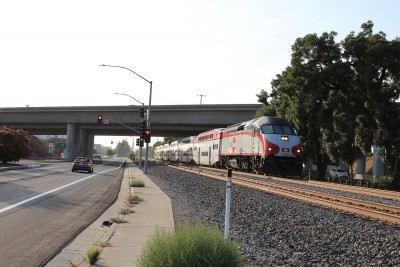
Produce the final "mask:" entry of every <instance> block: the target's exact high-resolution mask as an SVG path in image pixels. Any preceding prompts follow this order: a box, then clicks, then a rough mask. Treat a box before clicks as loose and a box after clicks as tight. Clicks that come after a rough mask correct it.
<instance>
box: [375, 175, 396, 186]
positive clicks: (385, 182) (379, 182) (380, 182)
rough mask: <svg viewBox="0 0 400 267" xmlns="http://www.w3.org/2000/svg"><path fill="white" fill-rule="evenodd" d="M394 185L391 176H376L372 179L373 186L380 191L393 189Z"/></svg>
mask: <svg viewBox="0 0 400 267" xmlns="http://www.w3.org/2000/svg"><path fill="white" fill-rule="evenodd" d="M392 183H393V178H392V177H389V176H381V177H377V176H374V177H372V179H371V184H372V186H373V187H374V188H378V189H391V188H392Z"/></svg>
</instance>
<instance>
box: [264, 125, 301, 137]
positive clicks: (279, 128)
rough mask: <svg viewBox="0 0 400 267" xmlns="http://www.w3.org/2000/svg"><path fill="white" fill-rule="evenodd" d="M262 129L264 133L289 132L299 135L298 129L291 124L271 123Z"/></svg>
mask: <svg viewBox="0 0 400 267" xmlns="http://www.w3.org/2000/svg"><path fill="white" fill-rule="evenodd" d="M261 131H262V132H263V133H264V134H272V133H274V134H289V135H297V131H296V129H295V128H293V127H292V126H289V125H270V124H265V125H263V126H261Z"/></svg>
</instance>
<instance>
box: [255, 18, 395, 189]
mask: <svg viewBox="0 0 400 267" xmlns="http://www.w3.org/2000/svg"><path fill="white" fill-rule="evenodd" d="M361 28H362V30H361V32H360V33H358V34H357V35H356V34H355V33H354V32H352V33H350V34H349V35H348V36H347V37H346V38H345V40H344V41H342V42H340V43H336V42H335V39H334V38H335V36H336V33H335V32H331V33H323V34H322V35H321V36H317V35H316V34H308V35H306V36H305V37H303V38H298V39H297V40H296V42H295V44H294V45H293V46H292V60H291V65H290V66H288V67H287V68H286V69H285V70H284V71H283V72H282V73H281V74H279V75H277V78H276V79H274V80H273V81H272V83H271V84H272V92H271V94H270V95H268V94H266V93H265V92H263V91H262V92H261V94H260V95H258V97H259V100H263V99H265V96H267V97H270V98H271V101H270V103H268V101H266V102H267V103H266V107H264V111H265V110H271V109H272V110H274V111H275V112H276V114H277V115H278V116H284V117H286V118H288V119H289V120H291V121H292V122H294V124H295V125H296V127H297V128H298V129H299V131H300V133H301V135H302V136H303V139H304V140H303V141H304V142H303V144H304V151H305V153H304V155H305V157H306V158H311V159H313V160H314V162H315V163H316V164H317V168H318V177H319V178H320V179H322V178H323V176H324V174H325V171H326V166H327V164H328V162H329V161H336V162H337V161H338V159H339V158H340V159H342V160H344V161H346V162H347V163H348V164H351V163H352V162H353V161H354V160H355V159H356V158H357V157H359V156H360V155H361V152H364V153H365V152H368V151H369V149H370V147H371V144H372V143H373V142H374V141H375V142H376V144H377V145H381V146H384V147H385V148H386V154H385V156H386V162H387V163H388V166H389V170H390V174H391V175H392V176H393V177H394V178H395V179H394V183H395V185H397V186H399V185H400V179H399V178H398V177H399V176H400V166H399V164H400V160H399V159H400V121H399V120H400V114H399V108H398V105H397V104H396V102H395V101H396V100H397V99H398V98H399V91H400V90H399V88H400V82H399V78H400V40H399V39H395V40H393V41H388V40H386V35H385V34H384V33H383V32H379V33H377V34H374V33H373V30H372V29H373V23H372V22H371V21H369V22H367V23H364V24H362V27H361ZM261 98H262V99H261ZM260 102H262V101H260ZM262 103H264V102H262Z"/></svg>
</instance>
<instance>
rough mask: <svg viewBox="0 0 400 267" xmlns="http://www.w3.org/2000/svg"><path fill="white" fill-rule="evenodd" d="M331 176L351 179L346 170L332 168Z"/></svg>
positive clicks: (339, 178)
mask: <svg viewBox="0 0 400 267" xmlns="http://www.w3.org/2000/svg"><path fill="white" fill-rule="evenodd" d="M329 177H330V178H332V179H335V180H346V179H349V174H348V173H347V172H346V171H345V170H341V169H332V170H330V171H329Z"/></svg>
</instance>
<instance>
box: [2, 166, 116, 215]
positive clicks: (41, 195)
mask: <svg viewBox="0 0 400 267" xmlns="http://www.w3.org/2000/svg"><path fill="white" fill-rule="evenodd" d="M122 164H123V163H121V165H119V167H118V168H114V169H110V170H106V171H102V172H99V173H96V174H93V175H90V176H88V177H85V178H82V179H80V180H78V181H75V182H72V183H69V184H66V185H63V186H60V187H57V188H55V189H53V190H50V191H47V192H44V193H41V194H39V195H37V196H34V197H31V198H28V199H25V200H22V201H20V202H18V203H15V204H13V205H10V206H8V207H5V208H2V209H0V213H3V212H6V211H8V210H11V209H13V208H16V207H18V206H21V205H23V204H25V203H28V202H31V201H33V200H35V199H38V198H40V197H43V196H45V195H48V194H51V193H54V192H56V191H58V190H61V189H64V188H66V187H68V186H71V185H74V184H77V183H80V182H83V181H85V180H87V179H90V178H92V177H95V176H97V175H99V174H101V173H105V172H109V171H113V170H117V169H119V168H121V166H122Z"/></svg>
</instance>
